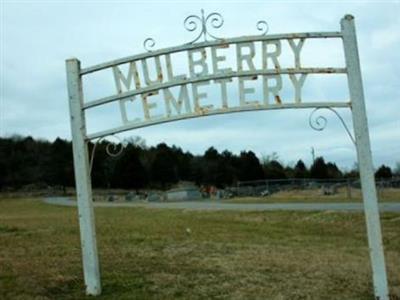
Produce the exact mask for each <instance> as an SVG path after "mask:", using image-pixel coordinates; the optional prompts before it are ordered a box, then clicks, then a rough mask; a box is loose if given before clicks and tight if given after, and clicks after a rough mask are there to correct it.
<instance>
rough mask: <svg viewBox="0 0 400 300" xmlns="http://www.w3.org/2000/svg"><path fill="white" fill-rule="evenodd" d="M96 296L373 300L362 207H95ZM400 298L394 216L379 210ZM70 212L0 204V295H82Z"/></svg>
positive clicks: (27, 203)
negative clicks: (290, 209)
mask: <svg viewBox="0 0 400 300" xmlns="http://www.w3.org/2000/svg"><path fill="white" fill-rule="evenodd" d="M96 221H97V234H98V246H99V252H100V259H101V270H102V281H103V282H102V283H103V294H102V296H101V297H99V298H98V299H373V292H372V280H371V270H370V263H369V256H368V249H367V241H366V234H365V221H364V216H363V214H361V213H333V212H312V213H311V212H223V211H215V212H209V211H207V212H199V211H185V210H155V209H144V208H112V209H110V208H97V209H96ZM382 224H383V236H384V246H385V250H386V259H387V262H386V263H387V268H388V275H389V284H390V289H391V294H392V295H393V299H399V298H400V230H399V228H400V214H394V213H385V214H383V215H382ZM81 268H82V267H81V252H80V244H79V230H78V223H77V212H76V208H73V207H59V206H51V205H47V204H44V203H42V202H41V201H39V200H38V199H13V200H10V199H2V200H0V299H85V298H89V297H85V295H84V292H83V291H84V286H83V280H82V269H81Z"/></svg>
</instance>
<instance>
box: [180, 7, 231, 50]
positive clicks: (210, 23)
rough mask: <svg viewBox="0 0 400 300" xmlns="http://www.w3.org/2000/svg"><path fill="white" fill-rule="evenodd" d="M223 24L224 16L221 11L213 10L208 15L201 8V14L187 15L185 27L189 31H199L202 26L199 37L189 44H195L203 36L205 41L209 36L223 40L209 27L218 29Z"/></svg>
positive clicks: (184, 22)
mask: <svg viewBox="0 0 400 300" xmlns="http://www.w3.org/2000/svg"><path fill="white" fill-rule="evenodd" d="M223 24H224V18H222V16H221V15H220V14H219V13H216V12H212V13H211V14H209V15H208V16H205V15H204V10H203V9H202V10H201V16H196V15H190V16H188V17H186V19H185V20H184V21H183V27H184V28H185V29H186V30H187V31H190V32H192V31H197V30H198V28H200V31H199V33H198V35H197V37H196V38H195V39H193V40H192V41H191V42H189V43H188V44H193V43H194V42H196V41H198V40H199V39H200V38H201V37H202V36H203V38H204V41H207V36H208V37H210V38H212V39H215V40H222V39H221V38H219V37H216V36H215V35H213V34H212V33H211V32H210V31H209V28H214V29H218V28H221V27H222V25H223Z"/></svg>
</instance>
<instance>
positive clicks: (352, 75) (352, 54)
mask: <svg viewBox="0 0 400 300" xmlns="http://www.w3.org/2000/svg"><path fill="white" fill-rule="evenodd" d="M341 29H342V34H343V45H344V54H345V59H346V66H347V72H348V76H347V78H348V83H349V91H350V98H351V103H352V110H351V111H352V117H353V126H354V134H355V140H356V148H357V157H358V165H359V172H360V178H361V188H362V196H363V202H364V211H365V218H366V223H367V233H368V244H369V250H370V258H371V264H372V276H373V283H374V290H375V297H376V299H379V300H387V299H389V291H388V284H387V277H386V267H385V258H384V252H383V245H382V235H381V225H380V220H379V208H378V199H377V194H376V186H375V178H374V170H373V165H372V154H371V145H370V140H369V132H368V121H367V114H366V109H365V102H364V90H363V84H362V78H361V68H360V60H359V57H358V47H357V39H356V29H355V25H354V17H353V16H351V15H346V16H345V17H344V18H343V19H342V20H341Z"/></svg>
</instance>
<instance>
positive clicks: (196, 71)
mask: <svg viewBox="0 0 400 300" xmlns="http://www.w3.org/2000/svg"><path fill="white" fill-rule="evenodd" d="M222 24H223V19H222V17H221V15H219V14H217V13H212V14H209V15H207V16H205V15H204V12H203V11H202V12H201V15H200V16H196V15H191V16H189V17H187V18H186V19H185V21H184V25H185V28H186V29H187V30H188V31H193V32H197V34H198V35H197V37H196V38H195V39H194V40H193V41H191V42H189V43H187V44H184V45H181V46H177V47H171V48H165V49H161V50H155V51H152V50H150V49H149V48H152V47H153V46H154V40H153V39H147V40H145V43H144V46H145V48H146V50H147V52H145V53H143V54H138V55H134V56H130V57H125V58H121V59H117V60H114V61H110V62H106V63H102V64H98V65H95V66H92V67H86V68H81V66H80V62H79V60H77V59H75V58H72V59H68V60H67V61H66V67H67V80H68V93H69V106H70V115H71V130H72V138H73V152H74V169H75V180H76V192H77V199H78V209H79V224H80V232H81V244H82V255H83V269H84V280H85V284H86V292H87V294H90V295H99V294H100V293H101V284H100V271H99V261H98V254H97V245H96V233H95V223H94V211H93V204H92V187H91V180H90V167H91V166H90V163H89V155H88V142H89V141H92V140H97V141H98V140H99V139H101V138H103V137H106V136H109V135H112V134H115V133H119V132H123V131H127V130H131V129H135V128H140V127H145V126H150V125H155V124H160V123H164V122H171V121H177V120H183V119H187V118H195V117H201V116H210V115H215V114H225V113H233V112H243V111H256V110H272V109H284V108H286V109H288V108H292V109H295V108H314V110H318V109H322V108H327V109H330V110H332V111H333V112H335V113H336V111H335V110H334V108H349V109H350V110H351V113H352V119H353V127H354V135H355V138H354V139H353V138H352V140H353V142H354V143H355V145H356V148H357V157H358V165H359V171H360V177H361V185H362V195H363V199H364V210H365V217H366V223H367V232H368V242H369V249H370V258H371V264H372V271H373V283H374V292H375V295H376V297H377V299H388V286H387V278H386V269H385V262H384V253H383V246H382V237H381V227H380V220H379V211H378V203H377V194H376V188H375V179H374V173H373V166H372V157H371V149H370V140H369V133H368V125H367V116H366V110H365V104H364V92H363V86H362V78H361V70H360V63H359V57H358V49H357V40H356V31H355V25H354V18H353V16H351V15H346V16H345V17H344V18H343V19H342V20H341V31H337V32H336V31H335V32H309V33H290V34H266V33H267V29H268V26H267V23H266V22H264V21H260V22H258V23H257V28H258V30H260V31H262V33H261V34H258V35H251V36H243V37H235V38H224V39H221V38H217V37H215V36H214V35H213V34H212V33H211V32H210V29H211V28H214V29H215V28H219V27H221V26H222ZM200 39H202V41H199V40H200ZM311 39H341V40H342V42H343V49H344V56H345V66H344V67H342V68H333V67H329V68H328V67H323V68H321V67H317V68H305V67H302V64H301V53H302V52H301V51H302V48H303V45H304V44H305V43H306V41H307V40H311ZM284 45H286V47H288V49H290V52H291V55H292V57H293V63H292V66H291V67H290V68H284V67H282V66H281V63H280V57H281V55H282V49H283V46H284ZM228 50H229V51H231V53H232V52H233V53H235V54H234V55H233V57H232V55H230V56H228V55H227V53H228V52H227V51H228ZM210 53H211V55H210ZM177 54H178V55H180V57H181V58H183V59H181V60H180V63H184V64H185V65H186V67H187V72H182V71H181V72H178V71H177V69H178V68H175V65H174V64H173V59H172V57H173V55H177ZM255 57H258V58H259V59H256V58H255ZM231 61H234V63H232V62H231ZM99 71H108V72H110V73H112V76H113V78H114V84H115V88H116V91H115V93H114V94H112V95H108V96H106V97H101V98H97V99H94V100H89V101H88V100H86V99H84V93H83V78H84V77H85V76H87V75H90V74H92V73H95V72H99ZM312 74H326V75H329V74H344V75H346V76H347V83H348V90H349V95H350V99H348V100H345V101H336V102H327V101H318V102H316V101H304V100H303V99H302V87H303V85H304V83H305V81H306V80H307V76H308V75H312ZM283 76H288V78H289V79H290V80H289V81H287V82H289V85H291V88H292V89H293V95H294V97H293V99H292V100H290V101H288V100H285V99H283V97H282V96H281V93H282V88H283V82H284V81H283V80H282V77H283ZM233 79H235V80H236V83H234V82H233ZM257 79H261V81H260V84H259V86H260V89H261V91H260V94H261V95H262V96H261V97H260V99H258V100H255V99H254V95H255V92H256V91H255V88H254V87H251V81H252V80H257ZM210 85H214V86H215V90H216V91H218V93H217V95H219V96H218V97H216V99H213V101H214V102H212V104H210V102H209V101H207V100H208V99H207V97H208V95H207V93H206V92H205V90H206V88H207V87H209V86H210ZM174 89H175V90H174ZM176 91H177V92H176ZM229 92H231V93H236V94H238V100H239V101H237V102H236V103H233V102H232V101H231V100H230V96H229ZM154 96H158V97H159V98H157V99H156V98H155V97H154ZM110 103H116V104H117V105H118V109H119V111H120V125H118V126H113V127H111V128H106V129H105V130H101V131H95V132H92V133H88V132H87V126H86V120H85V119H86V118H85V117H86V113H87V112H88V111H90V110H91V109H93V108H96V107H99V106H103V105H106V104H110ZM161 103H162V105H163V106H162V107H163V109H161V110H160V107H161ZM132 104H136V110H135V112H136V115H135V117H132V116H131V115H130V113H131V110H132V106H131V105H132ZM336 114H337V113H336ZM337 115H338V114H337ZM338 116H339V115H338ZM339 117H340V116H339ZM340 120H341V121H342V123H343V124H344V122H343V120H342V119H341V118H340ZM317 121H318V119H317ZM310 124H311V123H310ZM317 124H318V122H317ZM319 125H321V124H319ZM344 125H345V124H344ZM345 128H346V130H347V131H348V133H349V135H350V137H352V135H351V134H350V132H349V130H348V129H347V127H346V126H345ZM318 129H321V128H318ZM92 158H93V157H92Z"/></svg>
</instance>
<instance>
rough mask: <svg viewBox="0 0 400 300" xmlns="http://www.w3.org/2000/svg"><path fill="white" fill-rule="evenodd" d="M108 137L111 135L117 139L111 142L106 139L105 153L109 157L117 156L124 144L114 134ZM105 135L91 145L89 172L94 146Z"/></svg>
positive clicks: (91, 165)
mask: <svg viewBox="0 0 400 300" xmlns="http://www.w3.org/2000/svg"><path fill="white" fill-rule="evenodd" d="M110 137H113V138H115V139H117V140H118V143H117V144H115V143H112V142H110V141H107V146H106V153H107V154H108V155H109V156H110V157H117V156H120V155H121V154H122V152H123V151H124V149H125V147H126V145H125V144H124V142H123V141H122V140H121V138H120V137H118V136H116V135H111V136H110ZM105 138H106V137H102V138H100V139H98V140H97V141H96V142H95V143H94V146H93V149H92V154H91V156H90V165H89V173H90V174H91V173H92V168H93V160H94V155H95V152H96V147H97V145H98V144H100V143H101V142H102V141H103V140H104V139H105Z"/></svg>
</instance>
